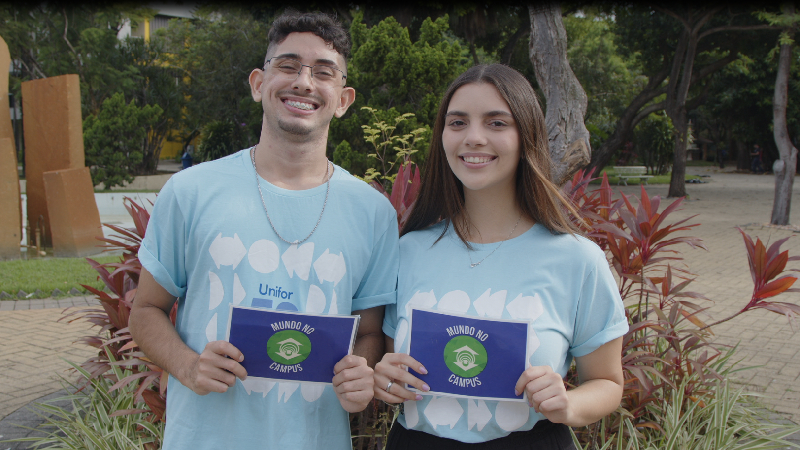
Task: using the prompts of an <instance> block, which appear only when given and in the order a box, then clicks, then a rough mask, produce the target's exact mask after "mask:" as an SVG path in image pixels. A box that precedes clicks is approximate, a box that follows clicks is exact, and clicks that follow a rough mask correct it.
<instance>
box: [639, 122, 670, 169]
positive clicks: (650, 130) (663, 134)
mask: <svg viewBox="0 0 800 450" xmlns="http://www.w3.org/2000/svg"><path fill="white" fill-rule="evenodd" d="M674 133H675V128H674V127H673V126H672V123H671V122H670V120H669V117H667V115H666V114H664V112H663V111H661V112H659V113H653V114H650V116H648V117H647V119H645V120H643V121H641V122H639V125H637V126H636V129H635V130H634V132H633V136H634V138H633V143H634V146H635V150H636V154H637V156H638V157H639V160H641V162H642V164H644V165H645V166H646V167H647V170H648V172H649V173H650V174H652V175H664V174H665V173H667V172H668V171H669V168H670V164H671V163H672V150H673V146H674V145H675V135H674Z"/></svg>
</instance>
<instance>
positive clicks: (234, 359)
mask: <svg viewBox="0 0 800 450" xmlns="http://www.w3.org/2000/svg"><path fill="white" fill-rule="evenodd" d="M242 361H244V355H243V354H242V352H240V351H239V349H237V348H236V347H234V346H233V345H232V344H231V343H230V342H226V341H214V342H209V343H208V344H207V345H206V348H205V349H204V350H203V353H201V354H199V355H197V358H196V359H195V360H194V363H193V364H192V365H191V366H189V367H188V368H187V370H186V371H184V372H183V373H182V375H181V378H179V381H180V382H181V384H183V385H184V386H186V387H188V388H189V389H191V390H192V391H194V392H195V393H196V394H199V395H206V394H208V393H209V392H226V391H227V390H228V388H229V387H233V385H234V384H236V378H239V379H241V380H244V379H245V378H247V370H245V368H244V367H242V365H241V364H240V363H241V362H242Z"/></svg>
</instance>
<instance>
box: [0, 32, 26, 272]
mask: <svg viewBox="0 0 800 450" xmlns="http://www.w3.org/2000/svg"><path fill="white" fill-rule="evenodd" d="M10 64H11V54H10V53H9V52H8V45H7V44H6V41H4V40H3V38H2V37H0V211H1V212H2V213H0V260H2V259H19V243H20V240H22V217H21V214H22V211H21V208H22V204H21V202H20V197H19V176H18V175H17V149H16V147H15V146H14V129H13V128H12V127H11V114H10V112H9V109H8V66H9V65H10Z"/></svg>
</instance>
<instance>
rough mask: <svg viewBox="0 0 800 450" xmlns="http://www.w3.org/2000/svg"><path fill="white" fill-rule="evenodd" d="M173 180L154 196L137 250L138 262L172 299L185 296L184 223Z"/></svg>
mask: <svg viewBox="0 0 800 450" xmlns="http://www.w3.org/2000/svg"><path fill="white" fill-rule="evenodd" d="M173 180H174V177H173V178H171V179H170V180H169V181H168V182H167V184H166V185H164V188H163V189H161V192H160V193H159V194H158V198H157V199H156V203H155V205H154V206H153V213H152V214H151V215H150V221H149V222H148V224H147V231H146V232H145V235H144V240H143V241H142V245H141V247H140V248H139V261H141V263H142V266H143V267H144V268H145V269H147V271H148V272H150V273H151V274H152V275H153V278H155V280H156V282H158V284H160V285H161V287H163V288H164V289H166V290H167V292H169V293H170V294H172V295H174V296H175V297H183V296H184V295H186V278H187V277H186V261H185V255H186V252H185V249H186V235H185V234H186V231H185V230H186V226H185V225H186V221H185V219H184V215H183V212H182V211H181V208H180V205H179V204H178V200H177V195H176V193H175V183H174V182H173Z"/></svg>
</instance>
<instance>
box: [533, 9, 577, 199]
mask: <svg viewBox="0 0 800 450" xmlns="http://www.w3.org/2000/svg"><path fill="white" fill-rule="evenodd" d="M528 11H529V14H530V18H531V40H530V46H529V56H530V59H531V63H533V68H534V71H535V72H536V81H537V82H538V83H539V87H540V88H541V89H542V91H543V92H544V96H545V98H546V99H547V111H546V113H545V123H546V125H547V135H548V140H549V143H550V156H551V158H552V160H553V181H554V182H556V183H557V184H559V185H561V184H563V183H564V182H566V181H567V180H568V179H570V178H571V177H572V175H573V174H574V173H575V172H576V171H578V169H580V168H582V167H584V166H586V165H587V164H588V163H589V157H590V154H591V147H590V144H589V131H588V130H587V129H586V125H585V124H584V122H583V118H584V116H585V115H586V106H587V98H586V93H585V92H584V90H583V88H582V87H581V84H580V82H579V81H578V79H577V78H576V77H575V74H574V73H573V72H572V68H571V67H570V65H569V61H568V60H567V32H566V30H565V29H564V23H563V22H562V20H561V5H560V4H558V3H555V2H554V3H549V4H542V5H536V6H529V7H528Z"/></svg>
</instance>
